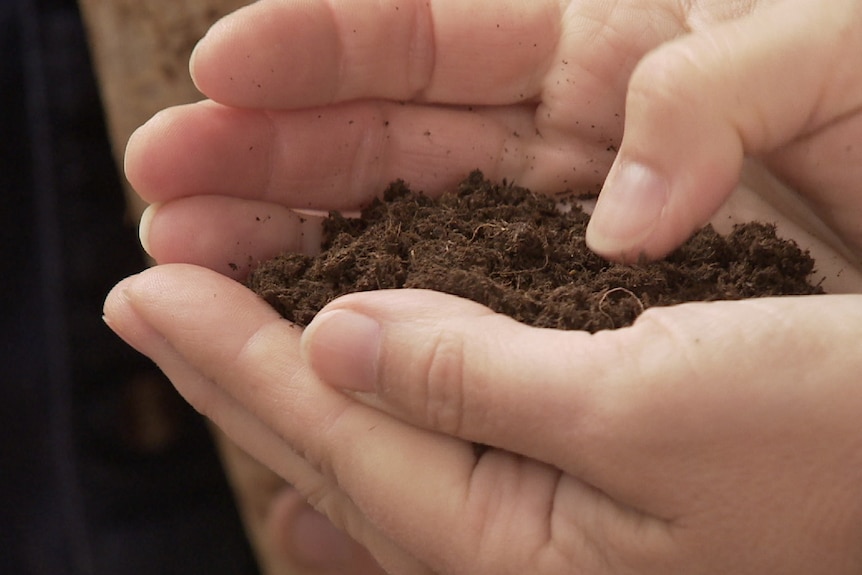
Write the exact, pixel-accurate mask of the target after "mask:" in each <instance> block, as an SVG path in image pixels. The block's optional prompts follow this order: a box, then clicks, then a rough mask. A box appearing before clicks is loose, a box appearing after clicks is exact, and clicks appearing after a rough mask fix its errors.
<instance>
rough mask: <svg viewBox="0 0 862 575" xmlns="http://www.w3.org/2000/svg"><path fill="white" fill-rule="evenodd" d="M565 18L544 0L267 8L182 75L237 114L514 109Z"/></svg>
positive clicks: (218, 37) (236, 19)
mask: <svg viewBox="0 0 862 575" xmlns="http://www.w3.org/2000/svg"><path fill="white" fill-rule="evenodd" d="M562 9H563V3H561V2H558V1H551V0H541V1H537V2H508V3H506V4H500V3H498V2H493V1H491V0H484V1H478V2H462V1H460V0H435V1H434V2H427V1H419V0H398V1H395V0H388V1H383V2H378V1H359V2H334V1H326V0H324V1H317V2H299V1H272V0H264V1H261V2H256V3H254V4H253V5H251V6H249V7H246V8H243V9H241V10H238V11H237V12H235V13H233V14H231V15H229V16H228V17H226V18H224V19H223V20H221V21H220V22H218V23H216V24H215V25H214V26H213V27H212V28H211V29H210V31H209V32H208V33H207V35H206V36H205V37H204V38H203V39H202V40H201V42H200V43H199V44H198V46H197V48H196V49H195V51H194V53H193V55H192V60H191V70H192V75H193V77H194V79H195V83H196V85H197V87H198V88H199V89H200V90H201V91H202V92H203V93H204V94H206V95H207V96H208V97H210V98H212V99H214V100H216V101H219V102H222V103H224V104H228V105H233V106H241V107H259V108H300V107H308V106H317V105H323V104H330V103H333V102H342V101H346V100H353V99H358V98H378V97H379V98H386V99H391V100H411V99H415V98H417V97H418V98H423V99H426V100H432V101H437V102H445V103H450V104H451V103H471V104H503V103H513V102H521V101H525V100H526V99H529V98H530V97H532V96H535V95H536V93H537V92H538V88H539V82H540V79H541V76H542V74H541V70H542V68H544V67H546V66H547V61H548V59H549V58H550V56H551V54H552V53H553V50H554V48H555V43H556V38H557V36H558V34H559V26H560V21H561V12H562Z"/></svg>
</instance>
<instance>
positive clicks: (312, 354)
mask: <svg viewBox="0 0 862 575" xmlns="http://www.w3.org/2000/svg"><path fill="white" fill-rule="evenodd" d="M380 336H381V327H380V324H379V323H378V322H377V321H376V320H374V319H372V318H370V317H368V316H366V315H362V314H360V313H356V312H354V311H351V310H347V309H336V310H332V311H328V312H324V313H321V314H319V315H318V316H317V317H316V318H315V319H314V321H312V322H311V324H309V326H308V327H307V328H306V329H305V332H304V333H303V334H302V348H303V352H304V353H305V354H306V359H307V360H308V362H309V363H310V364H311V367H312V369H313V370H314V372H315V373H316V374H317V375H318V377H320V378H321V379H322V380H323V381H325V382H326V383H328V384H329V385H331V386H333V387H338V388H342V389H347V390H352V391H361V392H373V391H374V390H375V388H376V385H377V364H378V356H379V354H380Z"/></svg>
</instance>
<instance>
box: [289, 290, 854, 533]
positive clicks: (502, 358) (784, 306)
mask: <svg viewBox="0 0 862 575" xmlns="http://www.w3.org/2000/svg"><path fill="white" fill-rule="evenodd" d="M827 298H828V299H827ZM860 325H862V306H860V300H859V297H858V296H826V297H824V298H809V299H804V298H803V299H799V298H778V299H763V300H749V301H744V302H719V303H713V304H689V305H683V306H674V307H668V308H653V309H650V310H647V312H646V314H644V315H643V316H641V318H640V319H639V320H638V322H637V323H636V324H635V325H634V326H633V327H631V328H626V329H620V330H616V331H604V332H599V333H597V334H595V335H589V334H586V333H582V332H563V331H557V330H547V329H535V328H529V327H526V326H524V325H522V324H519V323H517V322H515V321H513V320H511V319H510V318H507V317H504V316H500V315H497V314H493V313H491V312H490V311H489V310H488V309H487V308H484V307H483V306H480V305H478V304H475V303H472V302H468V301H466V300H461V299H458V298H454V297H452V296H447V295H443V294H438V293H435V292H425V291H414V290H400V291H394V292H374V293H362V294H353V295H350V296H346V297H344V298H342V299H340V300H337V301H336V302H334V303H333V304H331V305H330V306H329V307H327V308H326V309H324V311H323V312H322V313H321V314H320V315H319V316H318V317H317V318H316V319H315V320H314V321H313V322H312V323H311V324H310V325H309V327H308V328H307V330H306V331H305V333H304V335H303V349H304V353H305V354H306V356H307V357H308V358H309V362H310V364H311V366H312V367H313V368H314V369H315V371H316V372H317V373H318V374H319V375H320V376H321V378H322V379H323V380H324V381H326V382H328V383H330V384H331V385H333V386H336V387H338V388H343V389H348V390H353V391H358V392H360V393H359V394H358V395H357V397H359V398H361V399H362V400H363V401H368V402H370V403H371V404H372V405H374V406H376V407H378V408H381V409H384V410H386V411H387V412H390V413H393V414H396V415H398V416H399V417H402V418H404V419H405V420H406V421H409V422H411V423H414V424H416V425H420V426H423V427H426V428H428V429H432V430H436V431H440V432H443V433H446V434H451V435H453V436H456V437H462V438H465V439H469V440H471V441H476V442H480V443H484V444H489V445H492V446H496V447H500V448H503V449H508V450H511V451H514V452H516V453H520V454H523V455H525V456H528V457H532V458H535V459H537V460H540V461H547V462H549V463H551V464H553V465H555V466H558V467H560V468H561V469H563V470H565V471H567V472H569V473H571V474H573V475H575V476H577V477H580V478H582V479H583V480H584V481H587V482H588V483H590V484H592V485H596V486H598V487H599V488H601V489H602V490H604V491H605V492H606V493H608V494H609V495H610V496H611V497H613V498H615V499H617V500H619V501H622V502H624V503H626V504H629V505H632V506H633V507H634V508H636V509H646V510H650V509H652V510H654V511H655V512H656V513H658V514H659V515H660V516H665V517H667V516H671V517H672V516H676V515H677V514H679V513H681V512H682V509H683V508H684V507H686V506H688V505H689V504H691V501H690V500H688V499H687V497H690V496H695V497H696V496H697V495H696V493H695V492H689V491H687V490H685V489H683V490H680V483H681V481H685V482H689V481H690V482H691V483H692V484H696V485H698V487H703V488H704V489H706V488H708V485H709V483H708V482H709V480H710V478H709V477H707V475H709V474H710V473H711V472H712V471H711V470H710V466H709V465H704V466H703V468H704V469H699V470H694V469H687V468H686V467H687V466H689V464H690V462H691V461H692V460H693V458H694V459H697V458H702V457H703V454H702V453H700V451H701V449H702V448H703V446H705V445H709V446H711V447H710V449H715V450H717V451H716V452H715V453H719V452H720V453H722V454H723V455H727V453H729V452H731V451H733V452H734V453H736V452H737V451H739V453H738V455H739V457H740V458H741V459H743V460H744V459H747V458H750V457H751V455H746V453H750V452H746V451H745V449H746V447H745V446H747V445H750V441H754V439H753V438H761V439H762V438H764V437H767V438H769V439H768V440H769V441H770V442H772V441H773V440H778V438H780V437H782V434H785V435H784V436H783V437H789V436H790V435H793V434H795V433H796V432H794V431H793V429H794V428H795V427H794V426H800V428H807V429H811V426H812V425H815V426H816V425H819V424H824V425H825V426H827V427H828V426H829V425H831V424H829V423H827V422H824V421H820V422H819V423H818V424H813V423H811V417H812V413H813V412H812V410H819V409H823V411H822V412H819V413H821V414H822V415H824V417H826V418H829V417H831V416H836V418H837V419H836V421H839V420H840V421H843V422H846V421H848V420H847V419H844V420H841V419H840V417H838V415H839V413H840V414H843V415H847V413H848V412H851V413H852V410H853V409H859V408H862V394H860V393H859V390H858V389H856V388H857V387H858V386H857V385H856V380H855V376H850V375H848V374H849V373H856V370H857V369H859V368H862V359H860V357H862V356H860V357H854V358H853V360H852V361H851V362H850V363H851V364H852V365H848V363H847V361H846V360H847V359H848V358H847V356H846V354H847V349H846V348H845V347H843V346H841V345H837V344H836V343H835V342H852V341H860V336H862V331H860V327H859V326H860ZM800 334H811V335H810V336H809V337H805V336H800ZM815 334H828V335H826V336H818V335H815ZM853 345H854V346H855V344H853ZM856 347H858V346H856ZM857 355H858V354H857ZM790 357H807V358H808V359H806V360H805V361H806V362H807V363H806V365H810V366H812V367H811V368H810V373H800V371H799V369H798V365H797V364H796V363H794V362H793V361H789V360H788V358H790ZM731 358H732V364H729V363H728V362H729V361H731ZM809 362H810V363H809ZM827 385H832V386H835V388H834V389H832V390H830V391H829V392H826V391H824V389H825V386H827ZM824 398H826V399H824ZM835 398H843V399H842V400H841V401H848V402H849V403H850V405H852V407H847V406H833V405H829V402H830V401H834V400H835ZM851 398H852V399H851ZM772 402H774V403H772ZM743 407H744V408H743ZM773 407H775V408H776V411H780V412H782V416H781V417H776V414H775V413H772V412H771V411H770V410H771V409H772V408H773ZM830 410H832V411H831V413H830ZM826 414H829V415H826ZM849 421H853V417H852V416H851V417H850V418H849ZM773 424H774V426H775V427H774V428H773V427H772V425H773ZM784 425H786V428H785V427H783V426H784ZM759 426H762V427H759ZM831 432H833V433H832V434H831V435H830V439H829V440H830V441H833V440H834V441H836V444H835V445H845V446H846V444H847V441H852V439H851V438H852V437H853V432H852V431H850V430H848V429H844V428H841V427H840V425H838V424H836V428H835V429H832V430H831ZM842 433H849V435H848V436H845V437H844V438H843V439H842V435H841V434H842ZM788 434H789V435H788ZM823 440H824V439H823V437H822V436H821V437H817V438H816V439H815V438H811V441H812V442H813V443H816V442H817V441H823ZM781 441H783V440H780V441H777V442H778V443H779V444H781V445H776V446H773V449H774V450H773V451H772V453H774V454H778V455H776V456H787V457H788V463H787V465H788V467H789V466H790V465H791V463H790V462H791V461H793V460H797V461H796V462H797V463H799V464H800V465H803V466H810V465H811V463H810V460H808V459H806V458H802V460H800V458H799V457H798V454H797V456H796V457H794V456H793V454H791V453H787V451H788V449H791V448H790V447H788V446H789V445H791V443H788V444H783V443H781ZM805 443H807V442H806V441H803V442H801V443H792V449H798V448H799V447H800V445H803V444H805ZM810 447H811V448H813V449H814V448H816V446H815V445H813V444H812V445H811V446H810ZM758 453H759V452H758ZM734 465H736V464H734ZM743 468H744V466H741V467H740V470H742V469H743ZM734 469H736V468H735V467H734ZM749 469H750V468H749ZM698 474H705V476H703V477H700V476H698ZM681 478H685V479H684V480H683V479H681ZM695 491H696V490H695ZM701 493H703V492H701ZM654 506H658V509H656V508H655V507H654ZM659 511H660V513H659Z"/></svg>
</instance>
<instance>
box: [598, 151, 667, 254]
mask: <svg viewBox="0 0 862 575" xmlns="http://www.w3.org/2000/svg"><path fill="white" fill-rule="evenodd" d="M668 190H669V185H668V182H667V179H666V178H664V177H662V176H661V175H659V174H658V173H656V172H655V171H654V170H652V169H650V168H648V167H646V166H644V165H643V164H640V163H637V162H626V161H625V160H623V161H621V162H619V163H618V164H616V165H615V166H614V168H613V169H612V170H611V173H610V175H609V176H608V179H607V181H606V182H605V186H604V188H603V189H602V191H601V193H600V194H599V199H598V201H597V202H596V207H595V209H594V210H593V215H592V217H591V218H590V224H589V226H588V228H587V244H589V246H590V248H592V249H593V250H594V251H596V252H598V253H600V254H614V253H619V252H625V251H628V250H630V249H631V248H633V247H635V246H637V245H638V244H640V243H641V242H643V241H644V240H646V239H647V238H648V237H649V235H650V233H651V232H652V231H653V229H654V228H655V227H656V224H658V222H659V220H660V219H661V215H662V212H663V211H664V208H665V205H667V199H668Z"/></svg>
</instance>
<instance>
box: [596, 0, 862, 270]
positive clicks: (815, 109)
mask: <svg viewBox="0 0 862 575" xmlns="http://www.w3.org/2000/svg"><path fill="white" fill-rule="evenodd" d="M822 8H823V7H822V6H821V5H819V4H816V3H812V2H804V1H801V2H797V1H793V0H788V1H786V2H777V3H772V4H767V5H765V6H764V7H763V8H762V9H760V10H755V11H753V12H752V13H751V14H750V15H749V16H747V17H745V18H743V19H741V20H738V21H733V22H729V23H723V24H717V25H715V26H713V27H710V28H707V29H706V30H704V31H702V32H698V33H695V34H691V35H688V36H685V37H682V38H680V39H679V40H676V41H674V42H670V43H668V44H665V45H663V46H661V47H659V48H658V49H656V50H655V51H653V52H652V53H650V54H648V55H647V56H646V57H645V58H644V59H643V60H642V61H641V62H640V64H639V65H638V67H637V68H636V69H635V71H634V73H633V75H632V77H631V80H630V83H629V90H628V97H627V101H626V129H625V135H624V137H623V142H622V145H621V147H620V151H619V155H618V157H617V160H616V162H615V164H614V166H613V167H612V169H611V172H610V174H609V176H608V179H607V181H606V183H605V187H604V189H603V191H602V194H601V195H600V200H599V202H598V205H597V206H596V211H595V214H594V216H593V220H592V222H591V225H590V228H589V230H588V236H587V238H588V242H589V244H590V245H591V247H592V248H593V249H594V250H596V251H597V252H599V253H601V254H603V255H605V256H608V257H612V258H614V259H619V260H628V261H631V260H635V259H638V258H639V257H641V256H647V257H650V258H655V257H659V256H661V255H664V254H665V253H667V252H669V251H670V250H671V249H673V248H674V247H676V246H677V245H679V244H680V243H682V241H683V240H684V239H685V238H686V237H688V235H690V234H691V233H692V232H693V231H694V230H695V229H696V228H697V227H699V226H700V225H702V224H703V223H704V222H706V221H707V220H708V218H709V216H710V215H711V214H712V213H713V212H714V211H715V210H716V209H717V207H718V206H719V205H720V204H721V203H722V201H723V200H724V199H725V198H726V197H727V196H728V195H729V194H730V192H731V191H732V190H733V188H734V186H735V185H736V183H737V179H738V177H739V172H740V169H741V166H742V161H743V156H744V155H746V154H750V155H751V154H753V155H759V154H764V153H767V152H769V151H772V150H775V149H776V148H779V147H781V146H783V145H784V144H787V143H788V142H789V141H791V140H792V139H793V138H794V137H796V136H799V135H804V134H806V133H809V132H812V131H816V130H818V129H819V128H821V127H823V126H825V125H827V124H829V123H830V122H831V121H832V120H833V119H835V118H839V117H841V116H842V115H844V114H846V113H848V111H850V110H852V109H853V108H854V107H856V106H858V105H859V102H858V101H856V100H854V99H853V98H854V97H856V98H857V99H858V94H859V93H860V90H862V86H860V84H862V80H859V75H858V73H857V72H856V67H858V62H857V61H856V59H854V58H852V57H847V55H848V54H857V53H859V51H860V49H862V39H860V35H859V34H857V33H856V32H855V31H856V30H858V29H859V27H860V25H862V5H860V4H859V3H858V2H855V1H852V0H839V1H837V2H833V3H830V4H829V9H822ZM802 38H804V39H805V41H804V42H803V41H800V39H802ZM848 84H849V85H848ZM848 88H850V89H848Z"/></svg>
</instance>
